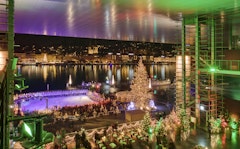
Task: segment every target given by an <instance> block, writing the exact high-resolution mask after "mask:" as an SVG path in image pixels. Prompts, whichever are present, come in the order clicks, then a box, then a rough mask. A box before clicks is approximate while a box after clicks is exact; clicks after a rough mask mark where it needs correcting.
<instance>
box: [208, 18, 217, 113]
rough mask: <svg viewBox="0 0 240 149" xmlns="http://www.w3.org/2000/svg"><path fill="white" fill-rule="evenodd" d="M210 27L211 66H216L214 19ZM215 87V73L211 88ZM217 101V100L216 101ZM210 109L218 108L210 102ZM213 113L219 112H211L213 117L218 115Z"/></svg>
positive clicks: (212, 75)
mask: <svg viewBox="0 0 240 149" xmlns="http://www.w3.org/2000/svg"><path fill="white" fill-rule="evenodd" d="M210 21H211V22H210V25H211V66H214V65H215V51H216V46H215V21H214V17H211V20H210ZM214 86H215V73H211V87H214ZM214 100H216V99H214ZM210 104H211V106H210V108H214V109H216V108H217V107H215V106H216V105H215V101H210ZM213 112H217V110H216V111H215V110H213V109H211V112H210V116H212V115H213V114H216V113H213Z"/></svg>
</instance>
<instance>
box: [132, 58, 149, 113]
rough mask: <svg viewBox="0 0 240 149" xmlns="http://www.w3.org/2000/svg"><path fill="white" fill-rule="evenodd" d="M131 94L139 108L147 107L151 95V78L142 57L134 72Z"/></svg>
mask: <svg viewBox="0 0 240 149" xmlns="http://www.w3.org/2000/svg"><path fill="white" fill-rule="evenodd" d="M130 88H131V96H132V98H133V101H134V103H135V106H136V107H137V108H141V107H142V108H145V106H146V105H148V103H149V100H150V98H151V95H150V94H149V79H148V74H147V71H146V67H145V66H144V64H143V62H142V58H140V60H139V62H138V66H137V68H136V70H135V72H134V79H133V81H132V84H131V86H130Z"/></svg>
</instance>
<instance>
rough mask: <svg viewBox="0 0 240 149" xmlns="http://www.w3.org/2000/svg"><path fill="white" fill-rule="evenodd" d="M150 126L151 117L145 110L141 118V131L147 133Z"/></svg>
mask: <svg viewBox="0 0 240 149" xmlns="http://www.w3.org/2000/svg"><path fill="white" fill-rule="evenodd" d="M150 126H151V117H150V113H149V112H147V113H146V114H145V115H144V118H143V121H142V129H143V131H145V132H147V133H148V131H149V128H150Z"/></svg>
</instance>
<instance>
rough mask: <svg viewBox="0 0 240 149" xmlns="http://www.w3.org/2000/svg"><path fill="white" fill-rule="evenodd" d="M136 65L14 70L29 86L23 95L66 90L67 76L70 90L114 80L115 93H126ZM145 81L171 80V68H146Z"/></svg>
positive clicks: (21, 67)
mask: <svg viewBox="0 0 240 149" xmlns="http://www.w3.org/2000/svg"><path fill="white" fill-rule="evenodd" d="M135 67H136V65H74V66H54V65H43V66H34V65H33V66H20V65H19V66H18V72H19V73H20V74H22V76H23V77H25V79H26V80H25V84H26V85H28V86H29V88H28V89H26V90H24V91H23V92H37V91H45V90H47V84H49V90H64V89H66V86H67V83H68V81H69V76H70V75H71V79H72V86H77V85H81V84H82V82H83V81H84V82H91V81H94V82H99V83H106V82H108V81H111V80H112V77H114V80H115V85H116V87H117V88H119V90H127V89H128V88H129V84H130V82H131V80H132V79H133V77H134V69H135ZM146 70H147V72H148V74H149V77H152V78H155V79H159V80H166V79H171V81H173V80H174V77H175V64H169V65H163V64H161V65H160V64H153V65H146Z"/></svg>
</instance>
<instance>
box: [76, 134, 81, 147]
mask: <svg viewBox="0 0 240 149" xmlns="http://www.w3.org/2000/svg"><path fill="white" fill-rule="evenodd" d="M74 139H75V142H76V149H80V142H81V136H80V134H79V133H76V134H75V138H74Z"/></svg>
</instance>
